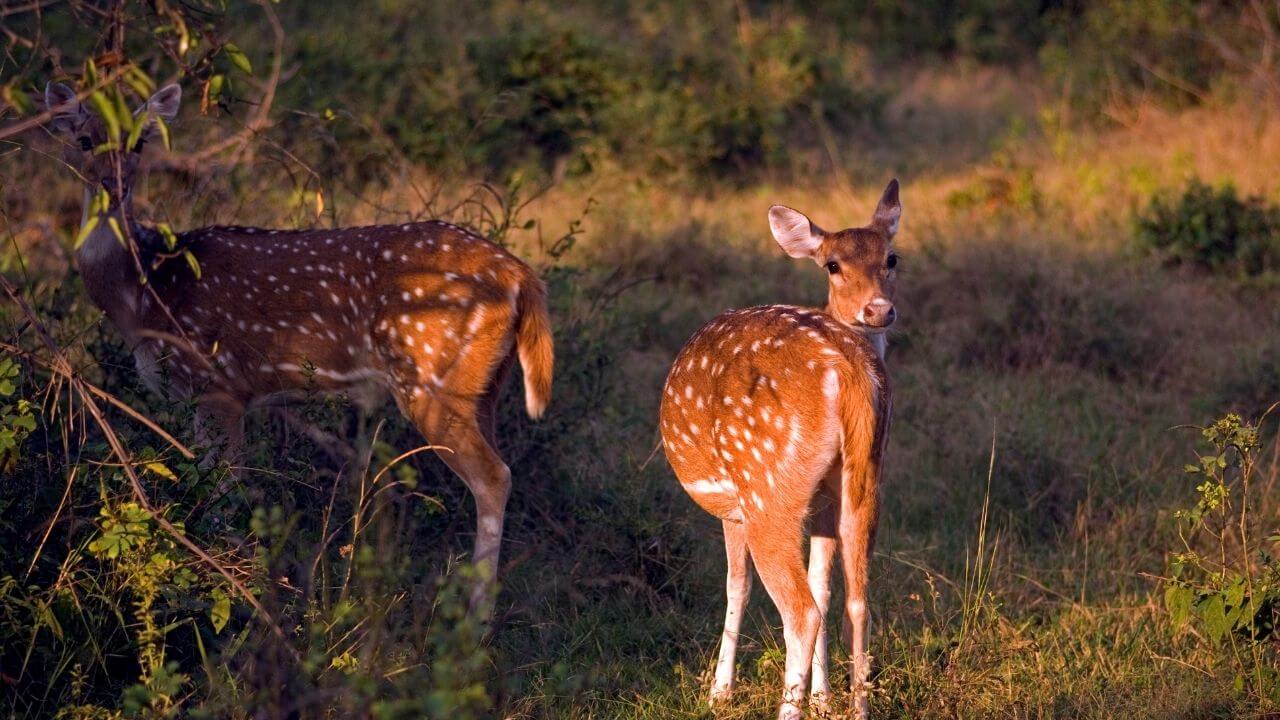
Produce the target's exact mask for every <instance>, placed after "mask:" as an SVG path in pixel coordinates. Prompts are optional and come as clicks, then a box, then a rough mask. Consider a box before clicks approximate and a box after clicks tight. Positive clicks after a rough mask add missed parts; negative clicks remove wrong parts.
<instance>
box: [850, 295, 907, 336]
mask: <svg viewBox="0 0 1280 720" xmlns="http://www.w3.org/2000/svg"><path fill="white" fill-rule="evenodd" d="M858 315H859V316H860V317H859V318H858V319H859V320H860V321H861V322H862V324H863V325H866V326H867V327H873V328H887V327H889V326H890V325H892V324H893V321H894V320H896V319H897V317H898V311H897V310H895V309H894V308H893V303H892V302H890V301H889V300H888V298H882V297H878V298H875V299H874V300H872V301H871V302H869V303H867V304H866V306H865V307H863V308H862V312H860V313H858Z"/></svg>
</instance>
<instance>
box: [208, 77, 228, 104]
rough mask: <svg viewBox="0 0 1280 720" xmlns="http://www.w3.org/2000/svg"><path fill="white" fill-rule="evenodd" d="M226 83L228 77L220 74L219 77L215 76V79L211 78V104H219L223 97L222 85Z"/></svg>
mask: <svg viewBox="0 0 1280 720" xmlns="http://www.w3.org/2000/svg"><path fill="white" fill-rule="evenodd" d="M225 81H226V76H225V75H223V74H222V73H218V74H217V75H214V76H213V77H211V78H209V100H210V102H217V101H218V98H219V97H221V96H222V85H223V83H224V82H225Z"/></svg>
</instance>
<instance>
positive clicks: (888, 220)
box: [871, 178, 902, 240]
mask: <svg viewBox="0 0 1280 720" xmlns="http://www.w3.org/2000/svg"><path fill="white" fill-rule="evenodd" d="M901 221H902V203H901V202H900V201H899V200H898V178H894V179H892V180H890V181H889V185H888V186H887V187H885V189H884V194H883V195H881V196H880V204H879V205H876V212H875V214H874V215H872V216H871V227H873V228H875V229H877V230H879V231H881V232H883V233H884V234H885V235H888V236H889V239H890V240H892V239H893V236H894V235H897V234H898V224H899V223H900V222H901Z"/></svg>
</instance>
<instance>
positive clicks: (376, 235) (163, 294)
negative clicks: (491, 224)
mask: <svg viewBox="0 0 1280 720" xmlns="http://www.w3.org/2000/svg"><path fill="white" fill-rule="evenodd" d="M180 98H181V90H180V88H179V87H178V86H177V85H169V86H168V87H165V88H163V89H161V90H160V91H158V92H157V93H156V94H155V95H153V96H152V97H151V98H150V99H149V100H148V101H147V102H146V103H145V105H143V106H142V107H141V108H139V109H138V113H139V115H138V117H139V121H140V122H146V123H147V127H146V129H145V130H144V131H143V132H142V133H141V134H140V135H137V137H138V138H139V140H138V141H137V142H136V143H134V144H133V146H132V147H128V146H127V145H128V143H127V140H128V138H126V137H116V138H112V137H109V136H108V131H107V129H106V125H105V124H104V123H103V122H102V121H101V120H100V118H99V117H98V116H97V115H95V114H91V113H89V112H87V111H86V110H85V108H84V107H83V106H82V105H81V104H80V103H79V102H78V101H77V98H76V94H75V92H74V91H73V90H72V89H71V88H69V87H67V86H65V85H61V84H56V83H55V84H50V85H49V86H48V87H47V88H46V91H45V102H46V104H47V105H48V106H49V108H50V109H52V110H53V111H54V115H53V119H52V120H51V122H50V129H51V130H52V131H53V132H54V134H55V135H56V136H58V137H61V138H63V139H64V141H65V146H66V152H65V154H66V157H67V160H68V161H69V162H70V163H71V164H72V165H73V167H75V168H76V169H77V170H78V172H79V173H80V174H81V176H82V177H83V179H84V181H85V183H86V184H87V188H86V191H85V202H86V205H85V208H86V210H85V222H86V224H87V226H90V227H92V230H91V231H89V232H88V233H87V236H86V237H85V238H84V239H83V244H82V245H81V246H80V248H79V249H78V250H77V252H76V262H77V265H78V266H79V269H80V273H81V276H82V277H83V278H84V284H85V288H86V290H87V291H88V293H89V296H90V298H91V299H92V300H93V302H94V303H95V304H97V305H98V307H100V308H101V309H102V310H103V311H104V312H105V313H106V315H107V317H108V318H109V319H110V320H111V322H112V323H114V324H115V326H116V327H117V328H119V330H120V332H121V333H122V334H123V335H124V338H125V340H126V341H127V342H128V344H129V345H130V347H131V348H132V350H133V354H134V357H135V360H136V363H137V366H138V370H139V373H140V374H141V375H142V377H143V379H144V380H145V381H146V382H147V383H148V384H149V385H151V386H152V387H153V389H155V390H157V391H167V392H169V393H172V394H177V395H180V396H188V397H194V398H196V400H197V408H198V409H197V428H196V430H197V435H198V436H201V435H203V436H204V437H207V438H210V439H213V438H217V442H219V443H221V445H222V446H223V448H224V452H225V453H228V454H234V452H235V450H236V448H237V447H238V445H239V442H240V439H241V437H242V428H241V426H242V420H243V416H244V414H245V411H246V410H247V409H248V408H251V407H253V406H255V405H259V404H263V403H266V402H270V401H273V400H277V399H288V398H289V397H291V396H296V395H299V394H304V393H308V392H313V391H321V392H344V391H352V390H355V389H357V387H359V388H360V389H361V390H363V388H364V387H366V386H369V385H373V386H381V387H382V388H385V390H387V391H389V392H390V394H391V395H392V397H393V398H394V399H395V401H396V403H397V405H398V406H399V408H400V411H401V412H403V413H404V415H405V417H407V418H408V419H409V420H410V421H411V422H412V423H413V424H414V425H415V426H417V428H418V429H419V430H420V431H421V432H422V434H423V435H424V436H425V437H426V438H427V440H428V441H429V442H430V443H432V444H433V445H436V446H439V448H440V449H439V450H437V452H438V454H439V456H440V458H441V459H442V460H443V461H444V462H445V463H446V464H447V465H448V466H449V467H450V468H452V469H453V471H454V472H456V473H457V474H458V475H459V476H460V477H461V478H462V481H463V482H464V483H466V485H467V487H468V488H469V489H470V490H471V493H472V495H473V496H474V498H475V503H476V510H477V513H476V514H477V530H476V538H475V552H474V555H473V561H474V562H475V563H476V564H477V565H478V566H480V567H481V576H482V579H483V580H482V583H481V586H480V587H478V588H477V589H476V591H475V595H474V596H473V598H472V601H473V606H479V607H478V608H477V609H480V610H481V611H482V612H484V611H487V609H488V606H489V602H490V601H491V590H492V587H493V580H494V578H495V575H496V572H497V567H498V551H499V548H500V545H501V540H502V523H503V514H504V510H505V507H506V502H507V496H508V494H509V492H510V488H511V473H510V471H509V470H508V468H507V466H506V464H505V463H504V462H503V461H502V458H501V457H499V456H498V453H497V451H496V450H495V403H496V401H497V399H498V395H499V392H500V391H501V389H502V387H503V384H504V382H505V380H506V378H507V375H508V373H509V371H510V370H511V367H512V364H513V362H514V360H515V359H516V358H517V357H518V358H519V361H520V365H521V367H522V368H523V372H524V388H525V407H526V410H527V411H528V413H529V415H530V416H531V417H534V418H537V417H539V416H541V415H542V413H543V411H544V410H545V408H546V406H547V402H548V400H549V398H550V394H551V373H552V340H551V330H550V325H549V321H548V317H547V307H546V299H545V290H544V287H543V284H542V282H541V280H539V278H538V277H537V276H536V275H535V274H534V272H533V271H532V270H531V269H530V268H529V267H528V266H527V265H525V264H524V263H523V262H521V261H520V260H519V259H517V258H516V257H514V256H513V255H511V254H510V253H508V252H507V251H506V250H504V249H502V248H501V247H498V246H497V245H495V244H493V243H491V242H488V241H486V240H485V239H483V238H481V237H479V236H477V235H474V234H472V233H470V232H468V231H466V230H463V229H462V228H459V227H456V226H454V225H450V224H448V223H444V222H420V223H410V224H405V225H383V226H376V227H357V228H343V229H338V230H305V231H287V230H267V229H260V228H252V227H207V228H201V229H198V230H190V231H187V232H184V233H180V234H178V235H177V236H176V238H170V239H168V240H166V239H165V238H164V237H163V236H162V233H160V232H158V231H157V230H155V229H154V228H149V227H145V226H142V225H140V224H138V223H136V222H134V220H133V216H132V213H131V212H130V199H131V194H132V187H133V179H134V175H135V172H136V170H137V168H138V164H139V159H140V153H141V150H142V147H143V145H144V144H145V143H146V142H147V141H148V140H149V139H150V138H151V137H152V136H153V135H155V134H156V133H157V132H158V130H159V128H158V126H157V124H156V123H155V122H154V118H163V119H166V120H167V119H171V118H173V117H174V115H175V114H176V113H177V110H178V104H179V101H180ZM100 189H101V190H105V192H106V194H107V196H108V198H109V202H108V203H105V204H104V203H102V202H98V201H93V200H92V199H91V198H92V197H94V196H100ZM184 253H189V254H190V255H191V256H193V257H194V258H195V261H196V265H197V266H198V270H199V272H196V268H195V267H193V266H192V264H189V263H188V262H187V259H186V258H185V257H183V254H184Z"/></svg>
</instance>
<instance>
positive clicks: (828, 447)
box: [660, 180, 902, 718]
mask: <svg viewBox="0 0 1280 720" xmlns="http://www.w3.org/2000/svg"><path fill="white" fill-rule="evenodd" d="M901 216H902V206H901V204H900V203H899V201H898V181H897V180H893V181H891V182H890V183H889V186H888V187H887V188H886V189H885V191H884V195H883V197H881V199H880V203H879V205H878V206H877V208H876V210H875V214H874V215H873V217H872V221H871V224H870V225H868V226H867V227H862V228H854V229H848V230H841V231H839V232H825V231H823V230H822V229H820V228H819V227H818V226H817V225H814V224H813V223H812V222H810V221H809V219H808V218H807V217H805V216H804V215H803V214H801V213H799V212H797V211H795V210H792V209H791V208H788V207H783V206H781V205H774V206H773V207H771V208H770V209H769V226H770V228H771V229H772V231H773V237H774V239H775V240H776V241H777V243H778V244H779V245H780V246H782V249H783V250H785V251H786V253H787V254H788V255H790V256H791V257H794V258H809V259H811V260H814V261H815V262H817V263H818V264H819V265H821V266H823V267H824V268H825V269H826V270H827V273H828V280H827V283H828V285H827V289H828V300H827V305H826V307H825V308H823V309H815V308H804V307H795V306H790V305H768V306H763V307H753V308H747V309H745V310H731V311H729V312H726V313H723V314H721V315H720V316H718V317H716V318H715V319H713V320H712V321H711V322H709V323H707V324H706V325H704V326H703V327H702V328H701V329H699V330H698V331H697V332H696V333H695V334H694V335H693V337H692V338H691V339H690V340H689V342H688V343H686V344H685V346H684V348H683V349H682V350H681V351H680V354H679V355H678V356H677V357H676V360H675V364H674V365H672V367H671V371H670V374H669V375H668V376H667V382H666V386H665V388H664V390H663V396H662V406H661V411H660V414H661V420H660V422H661V432H662V441H663V447H664V449H665V451H666V455H667V458H668V460H669V461H670V463H671V467H672V469H673V470H674V471H675V474H676V477H677V478H678V479H679V480H680V484H681V486H682V487H683V488H684V490H685V492H687V493H688V494H689V496H690V497H691V498H693V500H694V502H696V503H697V504H698V505H700V506H701V507H702V508H703V509H704V510H706V511H707V512H709V513H711V514H712V515H715V516H716V517H718V518H720V519H721V521H722V522H723V526H724V544H725V554H726V556H727V559H728V579H727V582H726V594H727V596H728V608H727V610H726V612H725V621H724V633H723V635H722V636H721V641H720V655H719V660H718V661H717V663H716V670H715V680H714V684H713V687H712V690H711V703H712V704H716V703H717V702H720V701H722V700H724V699H726V698H727V697H728V696H729V694H730V693H731V691H732V690H733V686H734V656H735V653H736V651H737V643H738V633H739V629H740V627H741V623H742V614H743V609H744V608H745V606H746V602H747V597H748V594H749V593H750V587H751V566H752V564H753V563H754V565H755V568H756V572H757V573H758V574H759V576H760V579H761V581H763V583H764V586H765V589H766V590H767V591H768V592H769V596H770V597H771V598H772V599H773V602H774V604H775V605H777V607H778V610H779V612H780V614H781V615H782V624H783V634H784V636H785V640H786V648H787V656H786V668H785V675H784V687H783V693H782V704H781V707H780V709H779V711H778V717H779V718H798V717H800V716H801V712H802V706H803V704H804V699H805V695H806V688H807V687H808V686H809V685H810V677H812V684H811V687H808V689H809V691H810V694H811V695H812V702H813V704H815V705H818V706H824V707H825V706H827V705H828V704H829V700H830V693H831V688H830V686H829V683H828V677H827V643H826V633H825V624H826V616H827V607H828V603H829V601H830V596H831V592H830V584H829V582H830V575H831V569H832V564H833V563H834V561H835V558H836V555H837V543H838V546H839V548H838V549H839V553H838V554H839V555H840V557H841V558H842V569H843V574H844V580H845V619H846V621H847V627H848V628H849V629H850V633H851V637H850V638H849V646H850V655H851V658H850V679H851V683H852V688H853V696H854V711H855V713H856V714H857V716H858V717H864V718H865V717H866V715H867V712H868V702H867V682H868V676H869V672H870V658H869V657H868V655H867V632H868V616H867V606H866V588H867V564H868V562H869V560H870V557H871V551H872V547H873V545H874V543H875V533H876V524H877V519H878V513H879V483H880V466H881V457H882V454H883V452H884V446H885V442H886V439H887V434H888V428H889V412H890V399H891V398H890V387H889V379H888V376H887V375H886V373H885V367H884V350H885V337H884V333H885V330H886V329H887V328H888V327H889V326H890V325H891V324H892V323H893V321H894V319H895V318H896V311H895V310H894V307H893V296H894V284H895V280H896V277H895V276H896V270H895V267H896V265H897V262H898V260H897V256H896V255H895V254H894V251H893V238H894V235H895V234H896V233H897V230H898V223H899V220H900V218H901ZM806 519H810V534H811V539H810V550H809V552H810V556H809V568H808V575H807V579H806V572H805V567H804V560H803V555H802V544H803V539H804V528H805V522H806Z"/></svg>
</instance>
